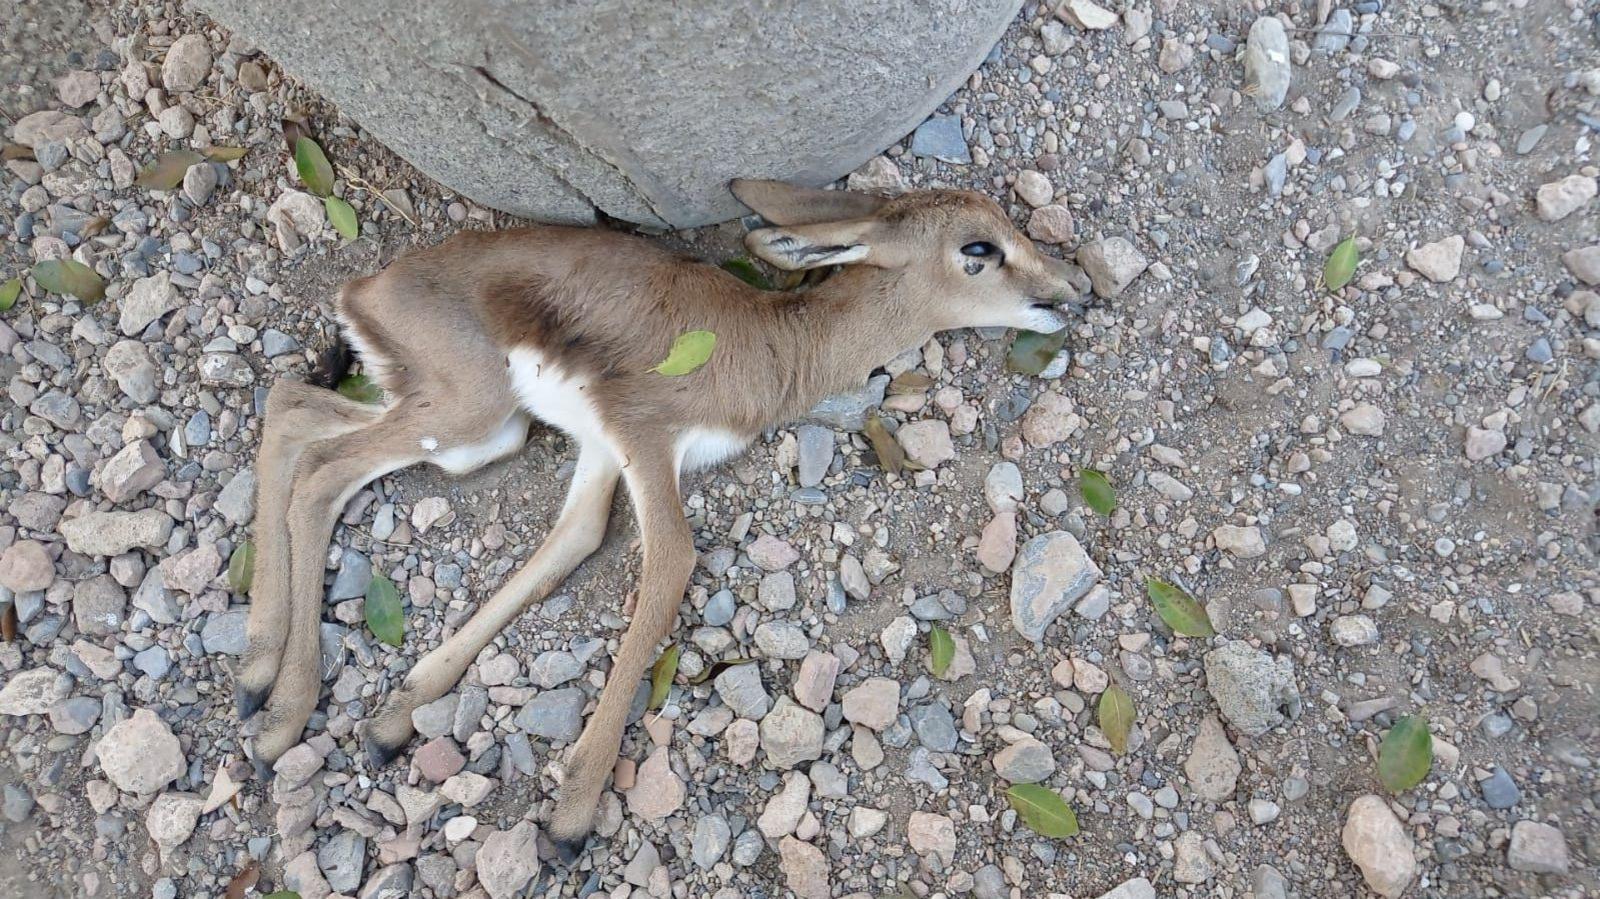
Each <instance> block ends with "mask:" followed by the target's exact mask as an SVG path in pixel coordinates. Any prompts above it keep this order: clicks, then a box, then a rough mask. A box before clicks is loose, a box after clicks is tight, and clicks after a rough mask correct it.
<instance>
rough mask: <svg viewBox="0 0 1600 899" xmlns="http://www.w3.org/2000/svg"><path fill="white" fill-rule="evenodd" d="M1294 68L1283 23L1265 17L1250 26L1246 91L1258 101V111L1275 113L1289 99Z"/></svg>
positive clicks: (1245, 58)
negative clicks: (1290, 80)
mask: <svg viewBox="0 0 1600 899" xmlns="http://www.w3.org/2000/svg"><path fill="white" fill-rule="evenodd" d="M1292 74H1293V67H1292V64H1291V62H1290V60H1289V35H1288V33H1287V32H1286V31H1284V30H1283V23H1282V22H1280V21H1278V20H1277V19H1276V18H1274V17H1273V16H1262V17H1261V18H1259V19H1256V21H1255V23H1254V24H1252V25H1251V26H1250V36H1249V37H1248V38H1247V39H1246V40H1245V48H1244V80H1245V91H1246V92H1247V93H1248V94H1250V96H1252V97H1254V98H1255V101H1256V108H1257V109H1259V110H1261V111H1262V112H1271V111H1272V110H1274V109H1277V108H1278V107H1280V106H1282V105H1283V101H1284V98H1286V97H1288V96H1289V79H1290V77H1291V75H1292Z"/></svg>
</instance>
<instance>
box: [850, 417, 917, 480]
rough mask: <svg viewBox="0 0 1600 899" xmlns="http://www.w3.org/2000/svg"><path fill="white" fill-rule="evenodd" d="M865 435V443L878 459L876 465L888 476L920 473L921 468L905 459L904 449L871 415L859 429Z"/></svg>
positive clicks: (885, 426)
mask: <svg viewBox="0 0 1600 899" xmlns="http://www.w3.org/2000/svg"><path fill="white" fill-rule="evenodd" d="M861 431H862V433H864V434H866V435H867V442H868V443H870V444H872V452H873V453H875V454H876V455H877V457H878V464H879V465H881V466H882V467H883V470H884V471H886V472H888V473H890V474H900V473H901V472H906V471H921V470H922V466H921V465H918V464H917V463H915V462H913V461H911V460H910V459H907V458H906V450H905V447H903V446H901V445H900V441H898V440H896V439H894V435H893V434H891V433H889V428H888V426H887V425H885V424H884V423H883V419H881V418H879V417H878V415H877V413H873V414H872V415H871V416H870V417H868V418H867V423H866V425H865V426H864V427H863V428H862V429H861Z"/></svg>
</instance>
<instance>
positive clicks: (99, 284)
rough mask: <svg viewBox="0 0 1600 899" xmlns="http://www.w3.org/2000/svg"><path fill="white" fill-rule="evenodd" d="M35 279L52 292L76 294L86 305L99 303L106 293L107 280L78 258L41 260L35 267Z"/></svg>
mask: <svg viewBox="0 0 1600 899" xmlns="http://www.w3.org/2000/svg"><path fill="white" fill-rule="evenodd" d="M33 280H35V281H38V282H39V286H40V287H43V288H44V289H45V290H47V291H49V292H51V293H54V294H60V295H61V296H75V297H77V298H78V299H80V300H82V301H83V302H84V303H85V304H86V305H87V304H91V303H98V302H99V301H100V300H101V298H103V297H104V296H105V295H106V282H105V281H103V280H101V279H100V276H99V275H97V274H95V272H94V269H92V268H90V267H88V266H87V265H84V264H83V263H81V262H79V261H78V260H76V259H51V260H50V261H48V262H41V263H39V264H38V265H35V266H34V267H33Z"/></svg>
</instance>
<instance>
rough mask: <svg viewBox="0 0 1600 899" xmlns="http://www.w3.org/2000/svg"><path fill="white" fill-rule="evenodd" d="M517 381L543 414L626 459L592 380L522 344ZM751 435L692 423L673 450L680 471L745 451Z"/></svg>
mask: <svg viewBox="0 0 1600 899" xmlns="http://www.w3.org/2000/svg"><path fill="white" fill-rule="evenodd" d="M509 365H510V370H511V384H512V386H513V388H514V389H515V390H516V392H517V396H518V397H519V398H520V399H521V400H522V405H523V408H525V409H527V410H528V412H530V413H531V414H533V415H534V416H536V417H537V418H538V419H539V420H541V421H543V422H545V423H546V424H549V425H551V426H552V427H556V428H560V429H561V430H562V431H564V432H565V433H566V434H567V436H569V437H571V438H572V439H573V440H575V441H577V442H578V444H579V445H581V446H585V447H589V446H595V447H605V448H607V449H608V450H610V452H611V454H612V456H613V457H615V458H616V459H617V460H618V461H619V462H622V463H624V464H625V462H626V459H625V457H624V456H623V454H622V453H621V452H619V451H618V449H617V446H616V443H615V441H613V440H612V439H611V437H610V435H608V434H607V433H606V432H605V428H604V426H603V424H602V422H601V419H600V415H599V412H598V410H596V409H595V406H594V403H593V402H592V401H590V399H589V397H588V395H587V391H588V389H589V382H588V379H587V378H584V377H582V376H574V375H569V374H567V373H566V372H564V371H562V370H561V367H560V366H559V365H556V364H552V363H549V362H546V361H545V359H544V354H542V353H540V352H539V351H538V350H535V349H529V348H518V349H515V350H512V351H511V353H510V356H509ZM748 445H749V441H748V440H746V439H744V438H743V437H740V436H738V435H736V434H733V433H732V432H729V431H725V430H722V429H720V428H690V429H688V430H687V431H685V432H684V433H683V434H681V435H680V436H679V437H678V440H677V443H676V445H675V446H674V447H673V452H674V454H675V456H676V461H677V464H678V469H679V471H694V470H697V469H701V468H706V467H708V466H711V465H716V464H717V463H719V462H722V461H725V460H727V459H729V458H732V457H733V456H736V455H738V454H739V453H741V452H743V451H744V448H745V447H746V446H748Z"/></svg>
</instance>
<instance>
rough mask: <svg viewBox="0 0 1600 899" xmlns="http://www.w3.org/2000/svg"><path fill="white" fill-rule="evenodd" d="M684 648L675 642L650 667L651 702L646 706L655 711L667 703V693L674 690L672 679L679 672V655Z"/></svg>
mask: <svg viewBox="0 0 1600 899" xmlns="http://www.w3.org/2000/svg"><path fill="white" fill-rule="evenodd" d="M682 654H683V650H682V649H680V648H679V647H678V644H676V643H674V644H672V645H671V646H668V647H667V651H666V652H663V653H662V654H661V658H659V659H656V664H655V666H654V667H653V668H651V669H650V704H649V705H647V706H645V708H647V709H650V710H652V711H654V710H655V709H659V708H661V707H662V706H664V705H666V704H667V694H669V693H671V692H672V679H673V677H675V676H677V674H678V657H679V656H680V655H682Z"/></svg>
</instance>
